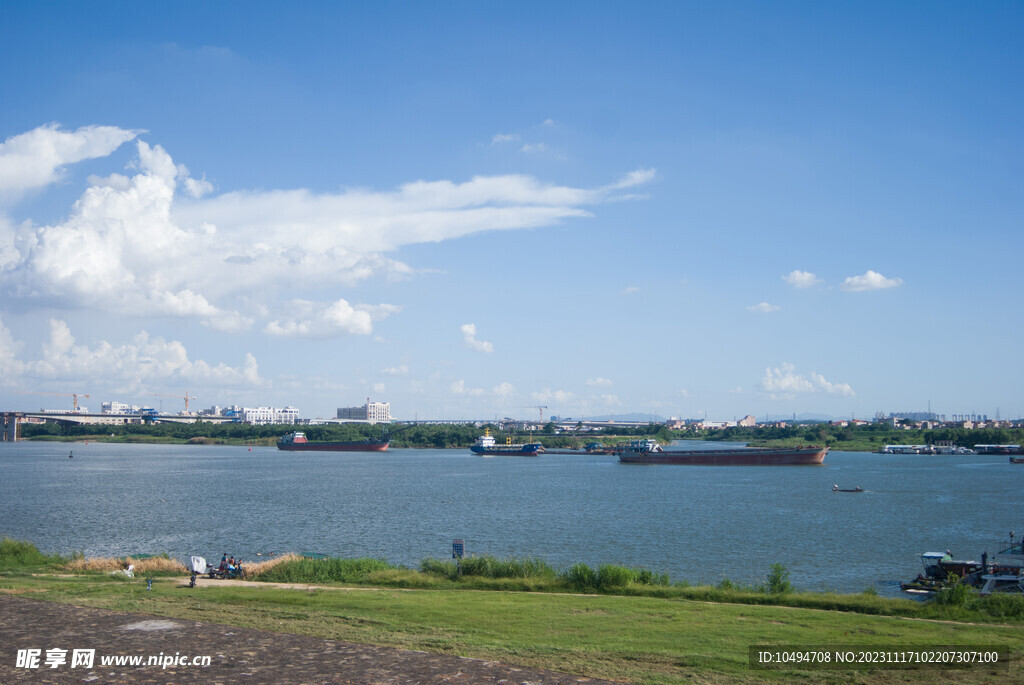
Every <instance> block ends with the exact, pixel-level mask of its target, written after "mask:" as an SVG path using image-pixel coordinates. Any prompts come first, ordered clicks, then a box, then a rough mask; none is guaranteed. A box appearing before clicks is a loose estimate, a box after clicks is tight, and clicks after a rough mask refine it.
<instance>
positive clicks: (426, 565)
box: [420, 559, 458, 580]
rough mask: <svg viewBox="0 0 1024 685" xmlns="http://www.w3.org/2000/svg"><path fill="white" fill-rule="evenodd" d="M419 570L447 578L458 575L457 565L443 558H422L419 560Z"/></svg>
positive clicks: (453, 578)
mask: <svg viewBox="0 0 1024 685" xmlns="http://www.w3.org/2000/svg"><path fill="white" fill-rule="evenodd" d="M420 571H421V572H423V573H429V574H431V575H435V576H440V577H441V578H447V579H449V580H455V579H456V578H457V577H458V567H457V566H456V564H455V562H454V561H447V560H445V559H424V560H423V561H421V562H420Z"/></svg>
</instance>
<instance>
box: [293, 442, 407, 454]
mask: <svg viewBox="0 0 1024 685" xmlns="http://www.w3.org/2000/svg"><path fill="white" fill-rule="evenodd" d="M389 444H390V443H389V442H366V441H365V440H361V441H358V442H300V443H286V444H281V443H278V445H277V449H279V450H284V451H285V452H385V451H387V449H388V445H389Z"/></svg>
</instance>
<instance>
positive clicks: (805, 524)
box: [0, 442, 1024, 594]
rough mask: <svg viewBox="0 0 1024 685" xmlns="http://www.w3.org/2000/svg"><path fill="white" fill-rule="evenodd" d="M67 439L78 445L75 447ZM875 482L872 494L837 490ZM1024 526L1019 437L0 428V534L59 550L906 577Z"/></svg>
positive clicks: (973, 553) (857, 582)
mask: <svg viewBox="0 0 1024 685" xmlns="http://www.w3.org/2000/svg"><path fill="white" fill-rule="evenodd" d="M69 450H73V451H74V455H75V457H74V459H68V452H69ZM833 483H839V485H840V487H850V488H852V487H854V486H857V485H859V486H861V487H863V488H865V489H866V490H867V492H865V493H862V494H836V493H833V492H831V487H832V484H833ZM1010 530H1017V531H1018V532H1019V533H1024V466H1022V465H1011V464H1009V463H1008V462H1007V459H1006V458H1005V457H1002V458H999V457H989V456H927V457H926V456H905V455H881V454H867V453H860V452H846V453H844V452H833V453H830V454H829V455H828V457H827V458H826V463H825V465H824V466H820V467H763V466H742V467H737V466H733V467H729V466H673V465H659V466H644V465H625V464H619V463H618V462H617V461H616V459H615V458H614V457H610V456H605V455H599V456H598V455H595V456H590V455H588V456H575V455H544V456H541V457H539V458H522V457H518V458H517V457H493V458H482V457H478V456H475V455H472V454H470V453H469V451H468V450H392V451H389V452H387V453H384V454H368V453H366V454H360V453H351V454H339V453H334V454H332V453H319V454H316V453H309V454H286V453H282V452H280V451H278V450H277V449H275V448H265V447H254V448H252V451H249V449H248V448H246V447H214V446H178V445H109V444H101V443H92V444H82V443H78V444H74V445H67V444H53V443H33V442H19V443H13V444H12V443H2V444H0V534H2V535H6V536H9V537H13V538H17V539H23V540H30V541H32V542H34V543H35V544H36V545H38V546H39V547H40V549H42V550H44V551H46V552H60V553H69V552H72V551H81V552H84V553H85V554H86V555H87V556H121V555H125V554H129V553H159V552H167V553H169V554H170V555H171V556H172V557H175V558H178V559H182V560H184V559H186V558H187V557H188V556H189V555H191V554H199V555H202V556H205V557H207V558H208V559H210V558H215V557H219V556H220V555H221V554H222V553H224V552H227V553H228V554H234V555H235V556H242V557H243V558H245V559H250V560H255V559H256V558H257V554H256V553H257V552H260V553H263V554H269V553H270V552H276V553H281V552H287V551H294V552H319V553H324V554H328V555H332V556H342V557H360V556H372V557H380V558H384V559H387V560H388V561H390V562H393V563H398V564H405V565H409V566H416V565H418V563H419V562H420V561H421V560H422V559H425V558H428V557H438V558H446V557H448V556H450V554H451V541H452V539H453V538H464V539H465V540H466V551H467V554H478V555H479V554H491V555H494V556H497V557H512V556H531V557H533V556H536V557H540V558H543V559H545V560H547V561H548V562H549V563H551V564H552V565H553V566H555V567H558V568H564V567H567V566H569V565H571V564H573V563H575V562H577V561H583V562H586V563H588V564H591V565H593V566H596V565H598V564H601V563H617V564H623V565H629V566H643V567H647V568H651V569H654V570H656V571H662V572H666V573H668V574H669V575H670V576H671V577H672V579H673V580H677V581H679V580H687V581H689V582H691V583H717V582H718V581H720V580H721V579H722V578H723V577H728V578H730V579H731V580H733V581H738V582H741V583H756V582H759V581H760V580H762V579H763V578H764V576H765V575H766V574H767V572H768V570H769V567H770V566H771V564H773V563H776V562H778V563H782V564H784V565H785V566H786V567H787V568H788V569H789V570H790V573H791V577H792V580H793V582H794V585H796V586H797V587H799V588H803V589H811V590H821V589H831V590H839V591H845V592H860V591H862V590H864V589H865V588H869V587H873V588H877V589H878V590H879V591H880V592H881V593H883V594H896V593H898V583H899V581H900V580H909V579H911V578H913V577H914V576H915V575H916V574H917V572H918V571H919V570H920V562H919V555H920V553H921V552H925V551H929V550H934V551H942V550H946V549H947V548H948V549H951V550H953V551H954V553H956V555H957V556H958V557H971V558H978V557H980V554H981V552H982V551H983V550H986V549H987V550H988V551H989V552H990V553H991V552H994V551H996V549H997V547H998V545H999V543H1000V541H1002V540H1005V539H1006V536H1007V533H1008V531H1010Z"/></svg>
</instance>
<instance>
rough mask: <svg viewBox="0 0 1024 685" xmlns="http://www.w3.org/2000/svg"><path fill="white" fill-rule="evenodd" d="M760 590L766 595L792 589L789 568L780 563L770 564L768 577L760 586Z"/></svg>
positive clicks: (778, 593)
mask: <svg viewBox="0 0 1024 685" xmlns="http://www.w3.org/2000/svg"><path fill="white" fill-rule="evenodd" d="M760 590H761V592H763V593H765V594H766V595H784V594H786V593H788V592H792V591H793V585H792V584H791V583H790V582H789V570H788V569H787V568H786V567H785V566H783V565H782V564H777V563H776V564H772V565H771V569H770V570H769V571H768V577H767V578H765V580H764V583H762V584H761V586H760Z"/></svg>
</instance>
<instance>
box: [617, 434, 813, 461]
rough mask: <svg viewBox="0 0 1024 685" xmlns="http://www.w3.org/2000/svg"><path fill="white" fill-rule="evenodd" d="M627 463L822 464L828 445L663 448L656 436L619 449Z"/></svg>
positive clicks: (618, 452) (634, 441)
mask: <svg viewBox="0 0 1024 685" xmlns="http://www.w3.org/2000/svg"><path fill="white" fill-rule="evenodd" d="M615 453H616V454H618V455H619V461H620V462H621V463H623V464H694V465H702V466H802V465H815V464H821V463H822V462H823V461H824V460H825V455H826V454H828V447H735V448H732V449H721V450H685V451H684V450H668V451H666V450H663V449H661V446H660V445H658V443H657V441H656V440H653V439H651V438H647V439H645V440H631V441H630V442H629V443H628V444H627V445H625V446H624V447H620V448H619V449H617V450H616V452H615Z"/></svg>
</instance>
